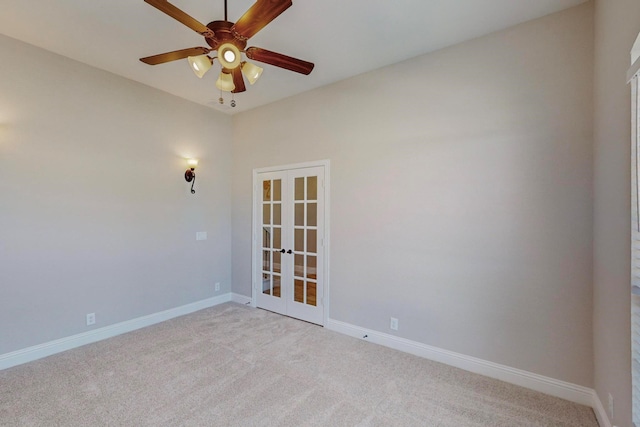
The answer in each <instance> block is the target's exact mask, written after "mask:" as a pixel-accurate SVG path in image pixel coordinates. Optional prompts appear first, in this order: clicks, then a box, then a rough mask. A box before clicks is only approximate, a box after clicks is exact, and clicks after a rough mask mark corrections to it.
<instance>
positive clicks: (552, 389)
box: [326, 319, 610, 426]
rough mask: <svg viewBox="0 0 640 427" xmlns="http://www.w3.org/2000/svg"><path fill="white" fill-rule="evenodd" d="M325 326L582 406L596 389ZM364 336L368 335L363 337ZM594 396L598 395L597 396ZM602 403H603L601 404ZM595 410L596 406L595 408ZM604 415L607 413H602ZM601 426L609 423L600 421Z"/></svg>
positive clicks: (337, 323)
mask: <svg viewBox="0 0 640 427" xmlns="http://www.w3.org/2000/svg"><path fill="white" fill-rule="evenodd" d="M326 327H327V329H331V330H333V331H336V332H339V333H342V334H345V335H349V336H352V337H356V338H360V339H365V340H366V341H370V342H373V343H375V344H380V345H383V346H385V347H390V348H393V349H396V350H400V351H404V352H406V353H410V354H413V355H416V356H420V357H424V358H425V359H429V360H433V361H436V362H440V363H444V364H446V365H450V366H454V367H456V368H460V369H464V370H466V371H470V372H474V373H476V374H480V375H484V376H487V377H490V378H495V379H498V380H501V381H504V382H507V383H511V384H515V385H519V386H521V387H526V388H528V389H531V390H536V391H539V392H542V393H545V394H549V395H551V396H556V397H559V398H562V399H566V400H569V401H571V402H575V403H579V404H581V405H586V406H591V407H593V405H594V395H595V391H594V390H593V389H591V388H588V387H583V386H580V385H576V384H572V383H568V382H565V381H560V380H556V379H554V378H549V377H545V376H543V375H538V374H534V373H532V372H528V371H523V370H520V369H515V368H511V367H509V366H505V365H500V364H498V363H493V362H489V361H487V360H483V359H478V358H475V357H471V356H466V355H464V354H460V353H455V352H453V351H449V350H444V349H441V348H438V347H433V346H430V345H427V344H422V343H419V342H416V341H411V340H408V339H405V338H400V337H396V336H394V335H389V334H385V333H383V332H378V331H374V330H370V329H365V328H361V327H359V326H355V325H351V324H349V323H345V322H341V321H338V320H334V319H329V321H328V322H327V325H326ZM364 336H366V337H367V338H364ZM596 398H597V396H596ZM600 406H602V405H600ZM594 410H595V408H594ZM605 416H606V415H605ZM601 425H603V426H610V424H609V425H607V424H601Z"/></svg>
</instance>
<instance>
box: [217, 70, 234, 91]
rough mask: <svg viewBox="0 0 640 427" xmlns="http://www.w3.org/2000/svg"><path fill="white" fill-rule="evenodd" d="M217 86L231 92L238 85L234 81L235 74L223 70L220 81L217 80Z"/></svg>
mask: <svg viewBox="0 0 640 427" xmlns="http://www.w3.org/2000/svg"><path fill="white" fill-rule="evenodd" d="M216 87H217V88H218V89H220V90H223V91H225V92H231V91H232V90H234V89H235V88H236V85H235V84H234V83H233V76H232V75H231V74H228V73H225V72H224V71H221V72H220V76H219V77H218V81H217V82H216Z"/></svg>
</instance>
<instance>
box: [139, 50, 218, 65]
mask: <svg viewBox="0 0 640 427" xmlns="http://www.w3.org/2000/svg"><path fill="white" fill-rule="evenodd" d="M209 52H211V49H208V48H206V47H191V48H189V49H182V50H174V51H173V52H167V53H161V54H159V55H153V56H147V57H146V58H140V61H142V62H144V63H145V64H149V65H158V64H164V63H165V62H171V61H177V60H178V59H184V58H186V57H187V56H198V55H206V54H207V53H209Z"/></svg>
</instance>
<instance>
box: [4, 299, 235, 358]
mask: <svg viewBox="0 0 640 427" xmlns="http://www.w3.org/2000/svg"><path fill="white" fill-rule="evenodd" d="M231 300H232V295H231V293H227V294H224V295H220V296H217V297H213V298H207V299H205V300H202V301H197V302H194V303H191V304H187V305H183V306H180V307H176V308H171V309H169V310H165V311H161V312H158V313H153V314H150V315H148V316H142V317H138V318H136V319H131V320H127V321H125V322H120V323H116V324H115V325H109V326H105V327H103V328H99V329H94V330H91V331H89V332H83V333H81V334H77V335H72V336H70V337H65V338H60V339H57V340H54V341H49V342H46V343H44V344H38V345H34V346H32V347H27V348H24V349H21V350H17V351H13V352H11V353H5V354H0V370H2V369H7V368H10V367H12V366H16V365H21V364H23V363H27V362H31V361H33V360H37V359H41V358H43V357H47V356H51V355H52V354H56V353H60V352H63V351H66V350H70V349H72V348H76V347H80V346H83V345H86V344H90V343H93V342H96V341H101V340H104V339H107V338H111V337H115V336H116V335H120V334H124V333H126V332H131V331H135V330H136V329H140V328H144V327H146V326H151V325H154V324H156V323H160V322H164V321H165V320H169V319H173V318H174V317H178V316H184V315H185V314H189V313H193V312H195V311H198V310H202V309H205V308H209V307H213V306H215V305H218V304H222V303H225V302H229V301H231Z"/></svg>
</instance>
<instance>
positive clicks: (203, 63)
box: [187, 55, 212, 78]
mask: <svg viewBox="0 0 640 427" xmlns="http://www.w3.org/2000/svg"><path fill="white" fill-rule="evenodd" d="M187 59H188V60H189V65H191V69H192V70H193V72H194V73H196V76H198V77H200V78H202V76H204V74H205V73H206V72H207V71H209V68H211V62H212V61H211V58H209V57H208V56H207V55H198V56H188V57H187Z"/></svg>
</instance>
